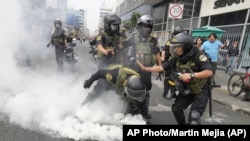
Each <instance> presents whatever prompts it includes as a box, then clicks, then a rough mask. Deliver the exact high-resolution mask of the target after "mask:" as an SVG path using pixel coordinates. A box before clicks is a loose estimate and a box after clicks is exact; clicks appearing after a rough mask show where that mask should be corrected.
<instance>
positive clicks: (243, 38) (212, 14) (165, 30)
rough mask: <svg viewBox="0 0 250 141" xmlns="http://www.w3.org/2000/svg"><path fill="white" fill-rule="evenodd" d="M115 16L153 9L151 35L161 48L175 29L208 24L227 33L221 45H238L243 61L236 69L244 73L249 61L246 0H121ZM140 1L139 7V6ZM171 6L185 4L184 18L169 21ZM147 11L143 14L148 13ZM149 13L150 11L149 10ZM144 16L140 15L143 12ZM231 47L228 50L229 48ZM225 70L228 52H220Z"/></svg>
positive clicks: (249, 26) (248, 5)
mask: <svg viewBox="0 0 250 141" xmlns="http://www.w3.org/2000/svg"><path fill="white" fill-rule="evenodd" d="M118 2H119V3H117V5H116V7H115V8H114V9H115V11H116V12H115V13H116V14H117V15H119V16H120V17H121V19H122V20H123V21H124V20H126V19H129V16H130V14H131V12H132V11H139V10H138V9H139V8H140V7H143V6H145V5H147V6H149V7H150V6H151V7H152V10H151V12H148V13H149V14H151V15H152V17H153V18H154V20H155V24H154V28H153V32H152V35H153V36H155V37H157V39H158V44H159V46H163V45H164V44H165V42H166V40H168V39H169V38H170V37H171V33H172V32H173V29H174V27H175V26H182V27H184V29H185V30H186V31H187V32H188V33H191V30H193V29H194V28H197V27H202V26H206V25H210V26H214V27H217V28H220V29H222V30H224V31H225V32H223V34H222V37H221V38H220V39H219V40H220V41H221V42H222V43H224V42H225V41H226V40H229V45H230V44H231V43H232V42H233V41H238V42H239V49H240V60H239V62H238V66H237V68H236V69H237V70H242V69H241V66H246V65H248V62H250V57H249V48H250V18H249V13H250V1H246V0H230V1H225V0H209V1H208V0H141V1H140V0H138V1H137V0H134V1H133V2H134V3H133V4H131V3H132V2H131V1H123V0H119V1H118ZM137 2H138V5H136V3H137ZM171 3H178V4H184V8H183V12H182V13H183V16H182V18H181V19H171V18H169V5H170V4H171ZM146 11H147V10H144V11H143V12H142V13H146ZM148 11H150V10H148ZM140 13H141V12H140ZM227 48H228V47H227ZM220 55H221V56H222V60H223V61H222V62H221V63H220V64H219V65H220V66H222V67H225V65H226V61H225V58H226V51H225V50H221V51H220Z"/></svg>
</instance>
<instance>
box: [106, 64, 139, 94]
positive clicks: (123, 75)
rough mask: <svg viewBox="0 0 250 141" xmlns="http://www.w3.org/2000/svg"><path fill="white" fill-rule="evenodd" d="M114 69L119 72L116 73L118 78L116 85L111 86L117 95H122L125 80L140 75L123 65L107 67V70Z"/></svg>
mask: <svg viewBox="0 0 250 141" xmlns="http://www.w3.org/2000/svg"><path fill="white" fill-rule="evenodd" d="M116 68H119V71H118V76H117V79H116V84H113V86H114V87H115V89H116V93H117V94H119V95H123V93H124V86H125V85H126V82H127V78H128V77H129V76H131V75H136V76H140V75H139V74H138V73H137V72H136V71H134V70H132V69H130V68H127V67H125V66H124V65H120V64H114V65H110V66H109V67H108V69H109V70H112V69H116Z"/></svg>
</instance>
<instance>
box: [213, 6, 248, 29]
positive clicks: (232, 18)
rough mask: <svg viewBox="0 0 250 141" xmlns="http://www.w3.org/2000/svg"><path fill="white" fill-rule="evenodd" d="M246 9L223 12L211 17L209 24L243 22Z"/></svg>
mask: <svg viewBox="0 0 250 141" xmlns="http://www.w3.org/2000/svg"><path fill="white" fill-rule="evenodd" d="M246 15H247V10H241V11H237V12H231V13H225V14H220V15H215V16H212V17H211V22H210V25H211V26H218V25H231V24H241V23H244V22H245V18H246Z"/></svg>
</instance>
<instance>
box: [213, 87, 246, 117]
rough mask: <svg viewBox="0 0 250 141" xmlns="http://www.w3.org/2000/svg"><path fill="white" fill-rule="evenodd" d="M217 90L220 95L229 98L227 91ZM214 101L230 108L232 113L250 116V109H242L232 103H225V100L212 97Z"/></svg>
mask: <svg viewBox="0 0 250 141" xmlns="http://www.w3.org/2000/svg"><path fill="white" fill-rule="evenodd" d="M216 90H217V92H218V93H221V94H226V95H227V96H228V92H227V90H226V89H224V88H217V89H216ZM212 100H213V102H216V103H218V104H221V105H225V106H227V107H229V108H230V109H231V110H232V111H236V112H240V113H243V114H246V115H249V116H250V109H249V108H242V107H239V106H236V105H233V104H232V103H229V102H228V101H223V100H220V99H216V98H214V97H212Z"/></svg>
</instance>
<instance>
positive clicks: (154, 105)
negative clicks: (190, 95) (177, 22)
mask: <svg viewBox="0 0 250 141" xmlns="http://www.w3.org/2000/svg"><path fill="white" fill-rule="evenodd" d="M46 49H47V48H46ZM75 49H76V52H77V53H78V55H79V62H78V63H77V66H76V70H77V72H76V73H75V74H71V72H70V71H68V70H67V69H68V68H67V67H68V65H65V73H64V77H65V81H72V82H70V83H72V84H73V85H68V86H69V87H68V88H67V87H66V88H65V89H63V90H64V91H67V89H70V90H71V91H70V92H67V94H70V95H72V97H71V98H70V97H69V96H65V95H64V93H63V92H61V93H62V94H61V96H60V95H57V94H55V95H52V98H51V100H52V99H53V98H55V99H56V100H57V101H60V100H63V102H64V103H60V102H54V104H55V105H54V106H55V107H60V106H61V108H64V109H65V108H66V109H69V110H70V109H76V107H77V106H76V105H79V104H80V103H81V101H82V100H83V99H84V97H85V96H86V94H87V93H88V92H89V90H83V88H82V83H83V81H84V80H85V79H86V78H88V77H89V76H90V74H91V73H93V72H94V71H95V70H96V69H95V65H94V64H93V63H92V62H91V61H90V55H89V54H88V51H89V47H88V42H84V44H79V45H78V46H77V47H76V48H75ZM41 50H44V49H41ZM45 52H46V53H47V55H46V57H39V58H38V57H37V56H33V58H36V59H34V62H33V63H34V64H33V66H32V70H33V72H34V73H39V74H40V75H45V74H51V73H52V74H53V73H56V63H55V60H54V48H48V49H47V50H46V51H45ZM67 75H69V76H72V77H66V76H67ZM156 75H157V74H154V75H153V78H152V80H153V89H152V91H151V100H150V113H151V114H152V117H153V118H152V119H151V120H150V122H151V124H176V121H175V119H174V117H173V114H172V112H171V105H172V103H173V101H170V100H166V99H164V98H162V97H161V95H162V91H163V85H162V83H163V82H162V81H159V80H155V77H156ZM48 76H50V75H48ZM64 77H63V78H64ZM228 77H229V76H227V75H226V74H225V73H224V71H222V70H218V71H217V74H216V82H217V83H218V84H221V88H216V89H213V116H212V117H210V116H209V114H208V111H209V110H208V109H207V110H206V112H205V114H204V116H203V117H202V123H203V124H212V125H213V124H249V123H250V118H249V117H250V116H249V115H248V114H246V113H244V112H243V111H244V110H241V109H249V107H250V105H249V104H250V103H249V102H242V101H240V97H241V96H239V97H231V96H229V95H228V93H227V91H226V83H225V82H227V79H228ZM52 78H53V77H52ZM63 78H62V79H61V78H60V80H63ZM47 79H50V78H47ZM69 79H70V80H69ZM71 79H72V80H71ZM47 82H48V83H50V80H48V81H47ZM26 85H32V84H29V83H27V84H26ZM38 85H41V86H43V85H44V84H39V83H38ZM70 87H71V88H70ZM72 87H74V89H72ZM48 89H49V90H51V91H53V92H54V93H57V91H56V90H57V88H53V87H51V88H48ZM36 90H37V91H41V89H39V88H38V87H37V89H36V88H35V89H31V90H27V91H31V92H36ZM79 92H80V94H79ZM48 93H49V92H48ZM49 94H50V93H49ZM51 94H52V93H51ZM20 95H21V94H20ZM45 95H46V94H45ZM76 95H77V96H76ZM107 95H108V94H107ZM54 96H58V97H54ZM65 97H66V98H67V99H68V101H65V100H64V99H65ZM103 97H104V96H103ZM45 98H47V97H45V96H44V97H41V101H42V102H44V103H39V99H37V100H35V101H37V104H38V105H39V104H43V105H44V107H46V106H47V105H46V103H45V101H48V100H49V99H47V100H44V99H45ZM63 98H64V99H63ZM76 98H77V99H76ZM16 99H18V98H17V97H16ZM74 99H75V102H74V101H73V100H74ZM104 99H105V98H104ZM28 100H29V99H27V101H25V100H24V102H30V101H28ZM72 101H73V102H74V103H70V102H72ZM104 101H105V100H104ZM106 101H107V102H109V103H105V105H103V106H99V107H95V104H93V106H92V107H91V106H90V107H87V108H84V109H83V111H82V113H78V114H79V115H82V116H83V117H82V118H83V119H84V120H80V121H79V120H75V121H74V122H73V121H71V122H69V123H71V124H66V123H65V120H62V119H58V120H59V121H58V124H59V125H61V126H59V128H57V125H56V124H55V125H54V126H53V124H52V123H53V122H51V123H50V124H51V126H49V125H46V126H45V125H44V122H42V121H41V123H40V122H39V121H38V120H34V119H32V118H33V117H29V116H27V119H25V120H28V121H27V122H34V123H33V124H34V125H39V126H42V127H46V128H47V129H49V130H41V127H39V126H38V127H37V126H33V127H32V126H28V127H26V126H24V125H26V124H23V122H21V121H19V120H14V119H13V118H14V117H12V120H13V121H16V122H14V123H13V122H12V123H10V122H9V121H10V118H9V117H8V116H7V115H5V114H3V113H2V114H1V118H0V119H1V120H0V140H1V141H70V140H71V139H77V138H78V137H81V135H82V136H84V137H86V138H87V137H88V136H87V135H83V133H85V132H87V131H92V132H89V134H90V135H93V136H91V138H92V139H98V138H104V134H105V135H107V136H108V137H109V138H110V140H111V139H117V138H119V137H120V136H119V135H120V134H119V133H118V134H117V132H118V131H121V126H120V125H121V123H123V122H126V121H122V120H121V119H122V118H121V119H120V118H119V117H118V118H117V117H113V118H114V119H109V118H110V117H109V116H107V115H106V114H104V113H102V112H103V111H108V112H111V113H112V111H110V110H112V109H115V107H117V105H112V101H111V99H106ZM56 104H58V105H56ZM60 104H62V105H60ZM116 104H117V103H116ZM98 105H99V104H98ZM118 105H119V104H118ZM19 108H20V109H19V110H20V111H22V106H20V107H19ZM24 108H25V107H24ZM36 108H37V109H36ZM91 108H93V109H91ZM102 108H103V109H102ZM27 109H28V110H33V111H31V112H38V111H37V110H39V111H41V112H43V110H41V109H39V108H38V107H37V106H34V108H33V109H30V108H27ZM108 109H110V110H108ZM44 110H46V109H45V108H44ZM50 110H51V109H50ZM58 110H59V112H60V111H61V109H58ZM52 111H53V110H52ZM86 111H87V112H86ZM54 112H56V111H54ZM187 112H188V109H187V111H186V114H188V113H187ZM21 113H22V112H20V114H21ZM10 114H11V115H15V116H17V117H18V116H19V114H18V112H17V113H10ZM28 114H29V112H28ZM37 114H38V115H41V114H39V113H37ZM44 114H45V115H46V114H49V113H44ZM64 114H65V113H64ZM66 114H67V115H68V116H67V117H72V116H76V115H72V114H74V113H73V112H67V113H66ZM45 115H41V116H44V117H43V118H45V117H46V118H47V120H48V121H54V120H51V119H54V118H53V114H52V115H51V116H52V117H48V115H46V116H45ZM59 115H60V113H59ZM23 116H26V115H23ZM20 117H21V116H20ZM62 117H64V115H61V117H60V118H62ZM101 117H102V118H101ZM78 118H79V117H78ZM80 118H81V116H80ZM29 119H30V121H29ZM72 119H75V118H74V117H73V118H72ZM86 119H88V120H90V121H93V122H95V120H96V121H97V122H101V124H106V123H107V124H114V126H112V127H108V128H110V129H109V130H110V132H109V130H105V129H104V127H103V128H101V126H100V124H98V123H96V124H94V125H93V126H90V125H89V124H90V123H88V124H87V123H86V124H85V122H87V121H86ZM43 120H45V119H43ZM61 120H62V121H61ZM123 120H125V119H123ZM130 120H131V119H130ZM133 120H135V119H133ZM55 122H57V121H56V120H55ZM127 122H128V121H127ZM130 122H131V121H130ZM137 122H138V121H137ZM70 125H71V126H72V127H73V128H74V130H72V131H74V132H67V131H71V130H59V129H60V128H61V129H71V127H70ZM87 125H88V126H87ZM79 126H82V127H84V130H83V129H82V128H80V127H79ZM63 127H65V128H63ZM66 127H67V128H66ZM91 128H92V129H91ZM94 129H95V130H94ZM52 131H53V132H52ZM55 131H56V132H57V133H58V134H57V136H54V134H55V133H56V132H55ZM77 133H79V134H77ZM58 135H59V138H58ZM105 137H106V136H105Z"/></svg>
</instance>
